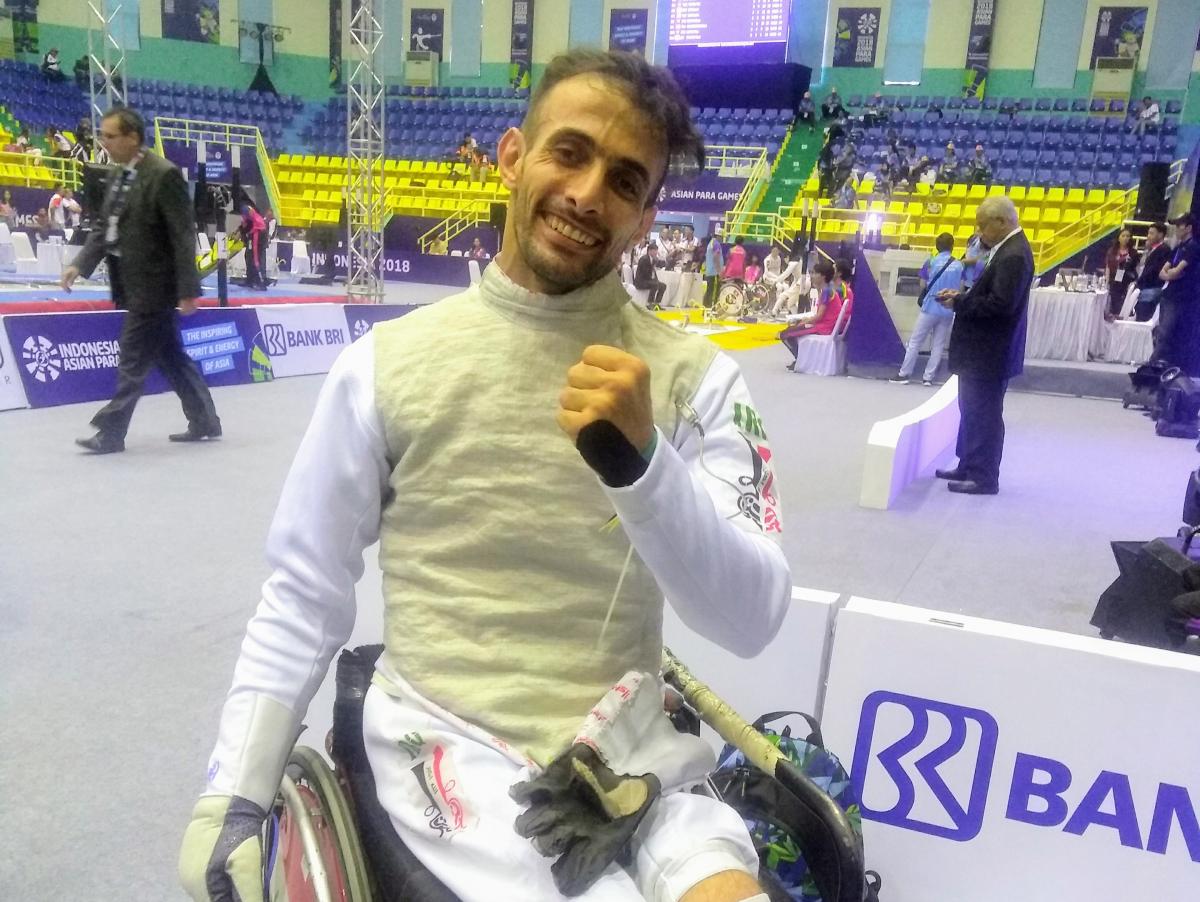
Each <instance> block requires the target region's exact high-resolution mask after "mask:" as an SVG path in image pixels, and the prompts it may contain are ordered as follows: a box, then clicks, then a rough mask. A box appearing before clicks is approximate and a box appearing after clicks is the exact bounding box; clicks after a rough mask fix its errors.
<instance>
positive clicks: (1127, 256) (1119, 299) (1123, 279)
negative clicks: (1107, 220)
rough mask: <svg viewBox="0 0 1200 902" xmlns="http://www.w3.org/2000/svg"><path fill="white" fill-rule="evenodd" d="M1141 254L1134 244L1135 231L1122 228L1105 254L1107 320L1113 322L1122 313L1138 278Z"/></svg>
mask: <svg viewBox="0 0 1200 902" xmlns="http://www.w3.org/2000/svg"><path fill="white" fill-rule="evenodd" d="M1140 259H1141V256H1140V255H1139V254H1138V252H1137V250H1136V249H1135V248H1134V246H1133V232H1131V231H1130V230H1129V229H1121V231H1120V233H1118V235H1117V240H1116V241H1114V242H1113V243H1112V246H1111V247H1109V249H1108V253H1107V255H1105V260H1104V269H1105V271H1106V273H1107V275H1108V312H1107V314H1106V315H1105V317H1104V318H1105V320H1107V321H1108V322H1112V321H1113V320H1114V319H1116V318H1117V317H1118V316H1120V315H1121V308H1122V307H1124V306H1125V296H1126V295H1127V294H1129V286H1130V285H1132V284H1133V281H1134V279H1136V278H1137V265H1138V260H1140Z"/></svg>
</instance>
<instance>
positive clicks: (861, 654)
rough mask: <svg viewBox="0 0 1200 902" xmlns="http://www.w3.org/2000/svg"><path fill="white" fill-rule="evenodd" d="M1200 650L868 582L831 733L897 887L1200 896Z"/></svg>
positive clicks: (923, 893) (839, 672)
mask: <svg viewBox="0 0 1200 902" xmlns="http://www.w3.org/2000/svg"><path fill="white" fill-rule="evenodd" d="M1198 710H1200V658H1196V657H1193V656H1190V655H1186V654H1182V653H1175V652H1167V651H1160V650H1158V649H1150V648H1142V647H1140V646H1136V645H1125V644H1120V643H1116V642H1106V641H1104V640H1102V639H1092V638H1086V637H1081V636H1073V635H1069V634H1066V633H1057V632H1052V631H1050V630H1040V629H1033V628H1031V627H1023V626H1013V625H1010V624H1005V623H997V622H995V621H989V620H980V619H976V618H968V617H960V616H958V615H954V614H943V613H939V612H936V611H929V610H923V609H920V608H913V607H908V606H905V605H897V604H890V603H886V602H878V601H869V600H866V599H861V598H852V599H850V601H849V603H848V604H847V606H846V607H845V608H843V609H842V610H841V611H840V612H839V613H838V618H837V632H836V635H835V638H834V646H833V657H832V662H831V666H830V672H829V686H828V691H827V693H826V696H825V718H824V724H823V725H824V733H825V739H826V742H827V743H828V745H829V747H830V749H832V750H833V751H834V752H836V753H837V754H838V755H839V756H841V757H842V760H843V761H845V762H846V763H847V764H849V765H850V769H851V772H852V775H853V777H854V779H855V782H856V783H857V785H858V786H859V788H860V790H861V793H862V816H863V831H864V839H865V844H866V856H867V865H868V867H870V868H872V869H874V870H877V871H879V873H880V875H881V876H882V877H883V883H884V887H885V891H886V894H887V900H888V902H931V900H937V902H942V900H945V902H950V900H955V902H957V900H962V902H1013V900H1017V899H1019V900H1021V902H1096V900H1118V899H1129V900H1133V899H1137V900H1143V899H1145V900H1150V899H1153V900H1155V902H1185V900H1186V902H1194V900H1195V899H1196V898H1197V889H1196V887H1197V877H1198V876H1200V867H1198V865H1200V825H1198V823H1197V813H1198V812H1200V766H1198V765H1197V761H1198V760H1200V758H1198V756H1197V753H1198V750H1200V718H1197V716H1196V712H1197V711H1198Z"/></svg>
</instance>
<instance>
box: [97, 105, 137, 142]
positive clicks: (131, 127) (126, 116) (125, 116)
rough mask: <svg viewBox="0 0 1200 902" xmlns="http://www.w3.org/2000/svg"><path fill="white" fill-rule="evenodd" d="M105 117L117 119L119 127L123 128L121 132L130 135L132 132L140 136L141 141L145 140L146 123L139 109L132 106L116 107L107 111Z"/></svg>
mask: <svg viewBox="0 0 1200 902" xmlns="http://www.w3.org/2000/svg"><path fill="white" fill-rule="evenodd" d="M104 118H105V119H115V120H117V128H119V129H120V130H121V134H123V135H128V134H129V133H130V132H132V133H134V134H136V135H137V136H138V142H139V143H144V142H145V140H146V123H145V122H144V121H143V120H142V117H141V116H140V115H139V114H138V112H137V110H135V109H133V108H132V107H127V106H123V107H115V108H113V109H111V110H109V111H108V112H107V113H105V114H104Z"/></svg>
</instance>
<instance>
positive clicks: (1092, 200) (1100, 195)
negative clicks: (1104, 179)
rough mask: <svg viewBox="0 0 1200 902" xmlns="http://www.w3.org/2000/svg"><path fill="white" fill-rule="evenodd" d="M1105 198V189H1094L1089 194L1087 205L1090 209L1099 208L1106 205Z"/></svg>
mask: <svg viewBox="0 0 1200 902" xmlns="http://www.w3.org/2000/svg"><path fill="white" fill-rule="evenodd" d="M1105 196H1106V195H1105V193H1104V189H1103V188H1092V189H1091V190H1089V191H1088V193H1087V205H1088V206H1089V207H1099V206H1101V205H1102V204H1103V203H1104V200H1105Z"/></svg>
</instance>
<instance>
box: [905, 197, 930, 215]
mask: <svg viewBox="0 0 1200 902" xmlns="http://www.w3.org/2000/svg"><path fill="white" fill-rule="evenodd" d="M904 212H905V213H907V214H908V215H909V216H920V215H922V214H923V213H924V212H925V205H924V204H923V203H921V202H920V201H918V200H910V201H909V202H908V203H906V204H905V205H904Z"/></svg>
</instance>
